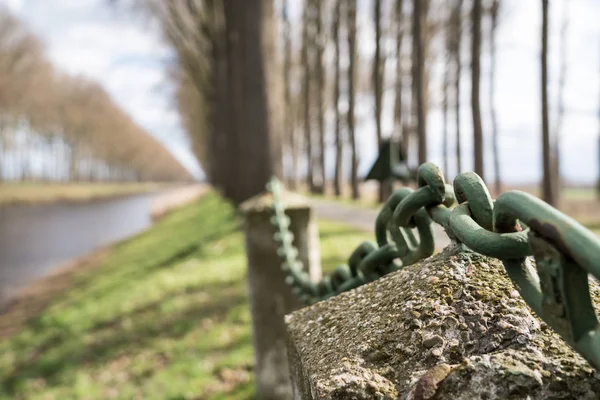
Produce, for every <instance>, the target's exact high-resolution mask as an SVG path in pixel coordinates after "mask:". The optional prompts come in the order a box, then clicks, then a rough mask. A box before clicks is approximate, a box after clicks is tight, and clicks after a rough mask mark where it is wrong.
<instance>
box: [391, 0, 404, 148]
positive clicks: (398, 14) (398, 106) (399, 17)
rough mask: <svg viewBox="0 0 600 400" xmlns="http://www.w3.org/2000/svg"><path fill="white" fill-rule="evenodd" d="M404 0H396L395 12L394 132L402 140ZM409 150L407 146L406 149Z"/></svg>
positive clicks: (396, 137)
mask: <svg viewBox="0 0 600 400" xmlns="http://www.w3.org/2000/svg"><path fill="white" fill-rule="evenodd" d="M402 6H403V0H396V8H395V12H394V17H393V20H394V24H393V26H395V27H396V77H395V79H396V82H395V83H396V86H395V99H394V133H393V136H395V137H393V139H396V140H398V141H401V140H402V138H403V137H404V135H406V132H403V131H402V39H403V33H404V31H403V29H404V21H403V13H402ZM404 150H405V151H406V150H407V149H406V148H405V149H404Z"/></svg>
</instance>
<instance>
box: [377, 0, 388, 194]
mask: <svg viewBox="0 0 600 400" xmlns="http://www.w3.org/2000/svg"><path fill="white" fill-rule="evenodd" d="M373 4H374V9H373V20H374V21H373V22H374V25H375V56H374V58H373V89H374V92H375V93H374V96H373V97H374V99H375V128H376V133H377V146H378V147H381V143H382V141H383V131H382V127H381V112H382V109H383V82H384V75H385V55H382V51H381V30H382V28H381V0H375V2H374V3H373ZM390 186H391V181H390V180H385V181H383V182H380V184H379V202H380V203H383V202H384V201H385V200H386V199H387V197H388V196H389V195H390V194H391V187H390Z"/></svg>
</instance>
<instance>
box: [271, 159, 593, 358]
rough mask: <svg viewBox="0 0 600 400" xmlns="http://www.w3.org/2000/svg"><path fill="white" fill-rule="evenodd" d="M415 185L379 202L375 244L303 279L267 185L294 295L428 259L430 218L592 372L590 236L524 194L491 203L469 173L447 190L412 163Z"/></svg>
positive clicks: (427, 168)
mask: <svg viewBox="0 0 600 400" xmlns="http://www.w3.org/2000/svg"><path fill="white" fill-rule="evenodd" d="M417 185H418V188H417V189H416V190H412V189H409V188H402V189H399V190H397V191H396V192H394V194H392V195H391V196H390V198H389V199H388V200H387V202H386V203H385V204H384V206H383V208H382V209H381V211H380V212H379V214H378V216H377V219H376V221H375V236H376V240H377V244H376V245H375V244H373V243H370V242H365V243H362V244H361V245H360V246H358V247H357V248H356V250H354V252H353V253H352V255H351V256H350V258H349V260H348V265H342V266H340V267H338V268H337V269H336V270H335V271H334V273H333V274H332V275H331V276H329V277H325V278H324V279H323V280H321V281H320V282H319V283H313V282H311V281H310V278H309V277H308V275H307V274H306V272H304V271H303V270H302V267H301V265H300V264H299V262H298V261H297V251H296V249H295V248H294V247H293V245H292V242H293V237H292V235H291V233H290V232H289V230H288V226H289V219H288V218H287V217H286V216H285V211H284V208H283V205H282V204H281V203H280V197H279V196H280V191H281V184H280V183H279V182H278V181H276V180H273V181H272V182H271V183H270V184H269V190H271V191H272V193H273V209H274V214H275V215H274V217H273V220H272V222H273V224H274V225H275V227H276V229H277V231H278V232H277V234H276V240H277V241H278V243H279V244H280V253H279V254H280V256H281V257H282V259H283V261H284V264H283V265H284V266H283V268H284V269H285V271H286V272H287V274H288V279H287V281H288V283H289V284H290V285H291V286H292V288H293V290H294V293H296V294H297V295H298V296H300V298H301V299H302V300H303V301H304V302H305V303H306V304H311V303H314V302H316V301H319V300H323V299H326V298H328V297H331V296H334V295H336V294H338V293H341V292H344V291H346V290H350V289H352V288H355V287H357V286H360V285H363V284H365V283H367V282H370V281H373V280H376V279H378V278H379V277H381V276H383V275H386V274H388V273H390V272H392V271H396V270H399V269H401V268H403V267H405V266H407V265H411V264H414V263H415V262H417V261H419V260H422V259H424V258H427V257H429V256H431V255H432V254H433V252H434V248H435V246H434V244H435V241H434V233H433V227H432V221H435V222H436V223H438V224H440V225H442V226H443V227H444V230H445V231H446V233H447V234H448V236H449V237H450V238H451V239H453V240H454V241H456V242H460V243H462V244H464V245H465V246H466V247H468V248H470V249H471V250H472V251H475V252H477V253H480V254H483V255H486V256H489V257H494V258H498V259H500V260H501V261H502V263H503V264H504V267H505V269H506V272H507V274H508V276H509V278H510V279H511V280H512V281H513V283H514V285H515V287H516V288H517V290H518V291H519V293H520V294H521V296H522V297H523V299H524V300H525V301H526V302H527V304H528V305H529V306H530V307H531V308H532V310H533V311H534V312H535V313H536V314H537V315H539V316H540V318H542V319H543V320H544V321H545V322H546V323H547V324H548V325H549V326H550V327H552V328H553V329H554V330H555V331H556V332H558V333H559V334H560V335H561V337H562V338H563V339H564V340H565V341H566V342H568V343H569V344H570V345H571V346H572V347H573V348H575V349H576V350H577V351H578V352H579V353H580V354H582V355H583V356H584V357H585V358H586V359H587V360H588V361H589V362H590V363H591V364H592V365H593V366H594V367H595V368H597V369H598V368H600V324H599V322H598V319H597V317H596V314H595V311H594V307H593V303H592V298H591V295H590V288H589V284H588V274H592V275H593V276H594V277H595V278H596V279H600V257H599V255H600V239H598V237H597V236H596V235H594V234H593V233H592V232H590V231H589V230H587V229H586V228H584V227H583V226H582V225H580V224H579V223H578V222H576V221H575V220H573V219H572V218H570V217H568V216H566V215H564V214H563V213H561V212H560V211H558V210H557V209H555V208H553V207H551V206H550V205H548V204H547V203H545V202H543V201H541V200H539V199H538V198H536V197H534V196H532V195H530V194H527V193H524V192H520V191H509V192H506V193H503V194H502V195H500V196H499V197H498V199H496V201H495V202H494V201H493V200H492V198H491V196H490V193H489V191H488V189H487V187H486V186H485V184H484V182H483V181H482V179H481V178H480V177H479V176H478V175H477V174H475V173H473V172H467V173H462V174H460V175H458V176H457V177H456V179H455V180H454V184H453V186H450V185H447V184H446V183H445V181H444V176H443V174H442V172H441V171H440V169H439V168H438V167H437V166H436V165H434V164H431V163H425V164H423V165H421V166H420V167H419V170H418V177H417ZM414 228H416V231H417V235H418V237H416V236H415V234H414ZM529 256H533V258H534V259H535V265H532V263H531V261H530V258H529Z"/></svg>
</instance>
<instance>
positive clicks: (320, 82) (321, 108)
mask: <svg viewBox="0 0 600 400" xmlns="http://www.w3.org/2000/svg"><path fill="white" fill-rule="evenodd" d="M314 7H315V14H316V15H315V41H314V43H315V50H316V54H315V75H316V80H317V85H316V87H315V89H316V91H317V117H318V126H319V163H318V165H319V175H320V178H321V179H320V180H321V184H320V186H319V187H318V188H317V191H318V192H319V193H321V194H322V193H325V187H326V183H327V179H326V171H325V102H324V96H323V93H324V91H325V72H324V71H323V53H324V52H325V35H324V33H323V1H322V0H315V1H314Z"/></svg>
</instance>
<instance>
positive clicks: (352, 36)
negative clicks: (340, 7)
mask: <svg viewBox="0 0 600 400" xmlns="http://www.w3.org/2000/svg"><path fill="white" fill-rule="evenodd" d="M356 1H357V0H348V3H347V4H348V14H347V17H348V56H349V58H350V64H349V66H348V114H347V118H348V135H349V138H350V147H351V149H352V162H351V166H350V184H351V186H352V198H353V199H355V200H357V199H358V198H359V197H360V193H359V191H358V154H357V151H358V149H357V148H356V135H355V132H354V78H355V77H356Z"/></svg>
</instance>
